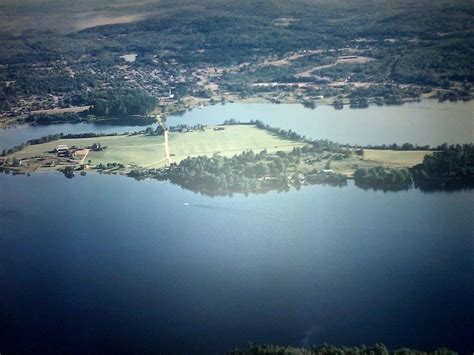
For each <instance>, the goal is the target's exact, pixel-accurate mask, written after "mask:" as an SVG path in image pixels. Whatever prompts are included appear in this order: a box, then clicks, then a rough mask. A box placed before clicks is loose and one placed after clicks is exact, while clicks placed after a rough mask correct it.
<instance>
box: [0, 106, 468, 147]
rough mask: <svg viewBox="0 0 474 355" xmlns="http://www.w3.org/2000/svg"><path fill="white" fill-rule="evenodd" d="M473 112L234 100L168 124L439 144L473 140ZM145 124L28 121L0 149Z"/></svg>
mask: <svg viewBox="0 0 474 355" xmlns="http://www.w3.org/2000/svg"><path fill="white" fill-rule="evenodd" d="M473 110H474V102H468V103H465V102H460V103H452V102H444V103H438V102H436V101H433V100H427V101H423V102H420V103H412V104H405V105H402V106H381V107H378V106H371V107H369V108H368V109H362V110H361V109H349V108H347V107H346V108H344V109H343V110H335V109H334V108H332V107H330V106H320V107H317V108H316V109H315V110H310V109H307V108H304V107H303V106H302V105H296V104H282V105H273V104H241V103H234V104H226V105H215V106H209V107H206V108H204V109H194V110H192V111H189V112H186V113H185V114H184V115H182V116H170V117H169V118H168V125H170V126H176V125H178V124H182V123H183V124H188V125H194V124H197V123H201V124H207V125H212V124H221V123H223V122H224V121H225V120H229V119H232V118H234V119H236V120H238V121H241V122H248V121H250V120H257V119H258V120H261V121H264V122H265V123H268V124H269V125H271V126H274V127H280V128H284V129H292V130H293V131H295V132H297V133H300V134H305V135H306V136H307V137H309V138H313V139H329V140H332V141H334V142H338V143H350V144H362V145H365V144H391V143H397V144H403V143H405V142H409V143H414V144H420V145H425V144H429V145H439V144H442V143H445V142H447V143H450V144H455V143H469V142H472V141H473V137H474V116H473V112H474V111H473ZM153 127H156V124H155V125H153ZM145 128H146V127H143V126H142V127H140V126H115V125H104V124H100V125H97V124H92V123H81V124H58V125H49V126H36V127H33V126H25V125H23V126H18V127H17V128H12V129H8V130H0V149H5V148H11V147H13V146H15V145H18V144H20V143H22V142H26V141H27V140H30V139H34V138H39V137H42V136H46V135H48V134H53V133H61V132H62V133H87V132H95V133H114V132H117V133H123V132H135V131H138V130H142V129H145Z"/></svg>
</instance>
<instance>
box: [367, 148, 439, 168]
mask: <svg viewBox="0 0 474 355" xmlns="http://www.w3.org/2000/svg"><path fill="white" fill-rule="evenodd" d="M431 153H433V152H432V151H429V150H407V151H400V150H376V149H364V160H367V161H373V162H377V163H382V164H383V165H387V166H392V167H412V166H415V165H417V164H421V163H422V162H423V158H424V157H425V155H427V154H431Z"/></svg>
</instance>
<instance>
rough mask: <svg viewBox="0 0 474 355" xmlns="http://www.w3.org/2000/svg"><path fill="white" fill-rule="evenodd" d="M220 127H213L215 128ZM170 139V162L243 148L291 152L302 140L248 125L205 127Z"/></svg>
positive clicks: (225, 153)
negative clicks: (277, 134)
mask: <svg viewBox="0 0 474 355" xmlns="http://www.w3.org/2000/svg"><path fill="white" fill-rule="evenodd" d="M219 128H220V129H222V128H223V130H215V129H219ZM169 138H170V141H169V147H170V155H171V161H172V162H179V161H181V160H183V159H185V158H187V157H188V156H191V157H193V156H198V155H206V156H212V155H213V154H214V153H219V154H220V155H222V156H227V157H230V156H233V155H235V154H239V153H241V152H243V151H246V150H250V149H251V150H253V151H254V152H256V153H257V152H260V151H262V150H264V149H267V150H268V152H275V151H278V150H281V151H290V150H292V149H293V147H302V146H304V143H302V142H296V141H291V140H287V139H282V138H280V137H277V136H274V135H272V134H271V133H269V132H267V131H264V130H261V129H258V128H255V127H254V126H251V125H235V126H219V127H207V128H206V129H205V130H204V132H188V133H171V134H170V136H169Z"/></svg>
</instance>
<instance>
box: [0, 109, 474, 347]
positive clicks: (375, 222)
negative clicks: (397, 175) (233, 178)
mask: <svg viewBox="0 0 474 355" xmlns="http://www.w3.org/2000/svg"><path fill="white" fill-rule="evenodd" d="M318 109H319V108H318ZM0 194H1V196H2V198H1V199H0V289H1V292H0V329H2V331H1V332H0V344H2V345H1V349H0V350H1V351H2V352H3V351H4V352H5V353H8V352H10V351H13V350H15V352H20V351H24V352H33V353H47V352H49V353H53V352H54V353H57V352H61V351H66V352H132V351H134V352H143V351H152V350H155V352H156V350H157V349H160V350H161V351H162V352H168V353H173V352H174V353H175V352H178V351H181V352H186V353H199V352H200V353H202V352H215V351H225V350H229V349H233V348H234V347H236V346H245V345H246V344H247V342H248V341H252V342H254V343H259V344H261V343H276V344H284V345H297V346H305V345H311V344H317V343H322V342H327V343H332V344H341V345H342V344H344V345H358V344H362V343H364V344H374V343H376V342H384V343H385V344H386V345H387V346H388V347H389V348H400V347H405V346H406V347H413V348H420V349H426V350H433V349H435V348H437V347H441V346H446V347H449V348H452V349H455V350H457V351H460V352H462V353H466V354H467V353H469V352H470V351H472V349H473V348H474V342H473V340H472V337H471V336H472V330H473V319H474V317H473V314H472V311H473V309H474V277H473V275H474V264H473V255H474V244H473V220H472V206H473V202H474V191H472V190H471V191H459V192H452V193H440V192H437V193H422V192H420V191H419V190H415V189H412V190H408V191H402V192H396V193H383V192H375V191H365V190H362V189H359V188H356V187H355V186H354V185H353V184H352V183H350V184H349V185H348V186H346V187H343V188H335V187H324V186H307V187H303V188H302V189H301V190H299V191H297V190H292V191H290V192H288V193H276V192H269V193H266V194H261V195H250V196H248V197H246V196H244V195H235V196H234V197H232V198H231V197H215V198H210V197H205V196H201V195H199V194H195V193H192V192H189V191H185V190H182V189H180V188H179V187H177V186H174V185H171V184H169V183H160V182H156V181H135V180H133V179H131V178H127V177H121V176H106V175H99V174H88V175H87V176H85V177H81V176H78V177H76V178H74V179H71V180H69V179H65V178H64V176H63V175H62V174H59V173H38V174H33V175H32V176H30V177H27V176H11V175H5V174H0ZM185 204H188V205H185Z"/></svg>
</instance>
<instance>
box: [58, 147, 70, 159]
mask: <svg viewBox="0 0 474 355" xmlns="http://www.w3.org/2000/svg"><path fill="white" fill-rule="evenodd" d="M56 155H57V156H64V157H68V156H70V152H69V147H68V146H67V145H66V144H59V145H58V146H57V147H56Z"/></svg>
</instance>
